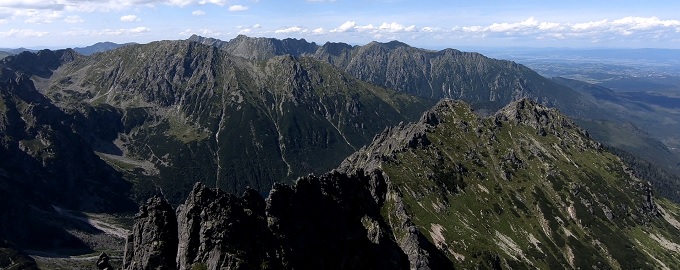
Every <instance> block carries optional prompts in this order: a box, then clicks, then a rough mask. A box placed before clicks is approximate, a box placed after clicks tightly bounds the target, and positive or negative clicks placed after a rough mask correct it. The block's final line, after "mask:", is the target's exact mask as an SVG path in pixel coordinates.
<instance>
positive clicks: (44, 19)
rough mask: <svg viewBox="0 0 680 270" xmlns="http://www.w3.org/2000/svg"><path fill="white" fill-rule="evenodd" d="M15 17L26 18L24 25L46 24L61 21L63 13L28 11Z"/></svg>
mask: <svg viewBox="0 0 680 270" xmlns="http://www.w3.org/2000/svg"><path fill="white" fill-rule="evenodd" d="M17 15H23V16H25V17H28V18H27V19H26V20H25V21H24V22H26V23H42V24H48V23H53V22H55V21H58V20H61V18H63V16H64V12H63V11H49V10H28V11H25V12H18V14H17Z"/></svg>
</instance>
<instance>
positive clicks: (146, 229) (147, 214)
mask: <svg viewBox="0 0 680 270" xmlns="http://www.w3.org/2000/svg"><path fill="white" fill-rule="evenodd" d="M177 244H178V241H177V218H176V216H175V211H174V210H173V209H172V206H171V205H170V204H169V203H168V202H167V201H166V200H165V199H163V198H161V197H153V198H151V199H149V200H148V201H147V203H146V204H145V205H143V206H141V207H140V208H139V213H137V215H136V216H135V225H134V226H133V228H132V233H131V234H130V235H129V236H128V239H127V243H126V246H125V255H124V261H123V269H127V270H136V269H176V268H177V265H176V263H175V256H176V254H177Z"/></svg>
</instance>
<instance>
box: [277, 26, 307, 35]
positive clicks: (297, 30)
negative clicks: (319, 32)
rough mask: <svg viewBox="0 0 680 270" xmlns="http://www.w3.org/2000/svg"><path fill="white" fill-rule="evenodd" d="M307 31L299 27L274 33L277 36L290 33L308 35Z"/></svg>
mask: <svg viewBox="0 0 680 270" xmlns="http://www.w3.org/2000/svg"><path fill="white" fill-rule="evenodd" d="M306 32H307V29H303V28H300V27H298V26H293V27H288V28H286V29H279V30H276V31H274V33H276V34H289V33H306Z"/></svg>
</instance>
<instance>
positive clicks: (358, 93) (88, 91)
mask: <svg viewBox="0 0 680 270" xmlns="http://www.w3.org/2000/svg"><path fill="white" fill-rule="evenodd" d="M60 52H62V51H60ZM66 52H68V51H66ZM58 53H59V52H58ZM53 58H55V57H53ZM53 58H50V59H53ZM12 60H13V59H11V58H10V59H8V63H9V64H8V65H7V66H11V65H10V64H11V63H13V62H12ZM14 60H15V61H18V59H14ZM69 60H70V61H63V62H62V63H63V64H62V65H52V64H50V65H49V67H48V68H47V69H48V70H47V71H43V70H38V69H37V68H30V69H29V68H25V69H26V70H29V71H30V70H33V69H36V70H38V71H40V73H37V72H33V74H35V76H34V77H33V78H34V80H35V81H36V87H37V88H38V89H39V91H40V92H41V93H44V94H45V95H46V96H47V97H49V98H50V100H52V101H53V102H54V103H55V104H57V105H58V106H59V107H61V108H63V110H68V111H71V112H73V113H75V114H80V115H87V116H89V117H94V118H99V120H103V121H102V122H97V121H96V120H95V121H89V122H86V123H78V124H79V126H78V129H79V131H80V133H81V134H87V136H86V138H87V139H88V140H89V141H90V143H91V144H92V145H93V147H94V148H95V150H96V151H98V152H99V155H100V157H102V158H103V159H104V160H106V161H108V162H109V163H111V164H113V165H114V166H115V167H117V168H119V170H122V171H123V172H124V173H126V174H130V175H132V176H130V177H128V178H132V179H133V182H147V183H148V179H153V183H152V186H151V187H149V184H139V185H135V186H136V188H137V189H145V190H147V191H144V190H139V192H141V193H142V195H143V194H144V193H145V192H146V193H147V194H152V193H153V189H154V188H153V185H156V186H158V187H160V188H162V189H163V191H164V192H165V194H166V195H168V196H169V198H173V197H175V198H183V197H184V196H186V194H187V193H188V192H189V191H190V189H191V186H193V184H194V182H196V181H202V182H205V183H208V184H210V185H211V186H219V187H221V188H224V189H226V190H230V191H232V192H237V191H240V190H243V189H244V188H245V187H246V186H251V187H254V188H257V189H259V190H268V189H269V188H270V187H271V184H272V183H274V182H276V181H282V180H283V181H285V180H286V179H289V180H292V179H294V178H295V177H298V176H300V175H304V174H308V173H311V172H316V173H320V172H323V171H325V170H328V169H330V168H332V167H334V166H337V164H339V162H340V161H341V160H342V159H343V158H344V157H345V156H346V155H349V154H350V153H352V152H353V151H355V150H356V149H357V148H358V147H360V146H362V145H363V144H365V143H366V142H368V141H370V139H371V138H372V137H373V135H374V134H375V133H377V132H379V131H380V130H382V128H384V127H385V126H388V125H392V124H396V123H398V122H400V121H405V120H406V121H408V120H409V119H414V118H415V117H416V116H417V115H418V114H419V113H420V112H421V111H423V110H425V108H427V107H428V106H430V105H431V104H432V102H431V101H427V100H424V99H418V98H415V97H410V96H407V95H403V94H398V93H395V92H393V91H390V90H387V89H383V88H379V87H375V86H373V85H370V84H367V83H364V82H361V81H359V80H357V79H355V78H353V77H351V76H349V75H347V74H345V73H343V72H340V71H337V70H336V69H334V68H333V67H332V66H330V65H327V64H324V63H321V62H318V61H315V60H313V59H310V58H297V57H291V56H279V57H274V58H270V59H268V60H267V61H266V62H260V63H253V62H250V61H247V60H245V59H243V58H240V57H235V56H232V55H230V54H228V53H226V52H224V51H222V50H218V49H216V48H214V47H210V46H205V45H201V44H198V43H196V42H190V41H163V42H154V43H150V44H146V45H129V46H125V47H122V48H119V49H116V50H112V51H108V52H103V53H99V54H95V55H93V56H91V57H83V56H74V57H72V58H71V59H69ZM53 62H54V63H57V62H55V61H51V62H50V63H53ZM38 66H39V65H38ZM17 70H20V69H17ZM48 71H49V72H48ZM17 72H18V71H17ZM7 74H13V73H12V72H7ZM29 74H31V73H29ZM90 135H91V136H90ZM144 185H146V186H147V187H144ZM172 194H174V195H172ZM175 202H176V201H175Z"/></svg>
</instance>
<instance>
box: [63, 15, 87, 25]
mask: <svg viewBox="0 0 680 270" xmlns="http://www.w3.org/2000/svg"><path fill="white" fill-rule="evenodd" d="M64 22H65V23H82V22H85V20H83V18H81V17H80V16H78V15H72V16H66V18H64Z"/></svg>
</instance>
